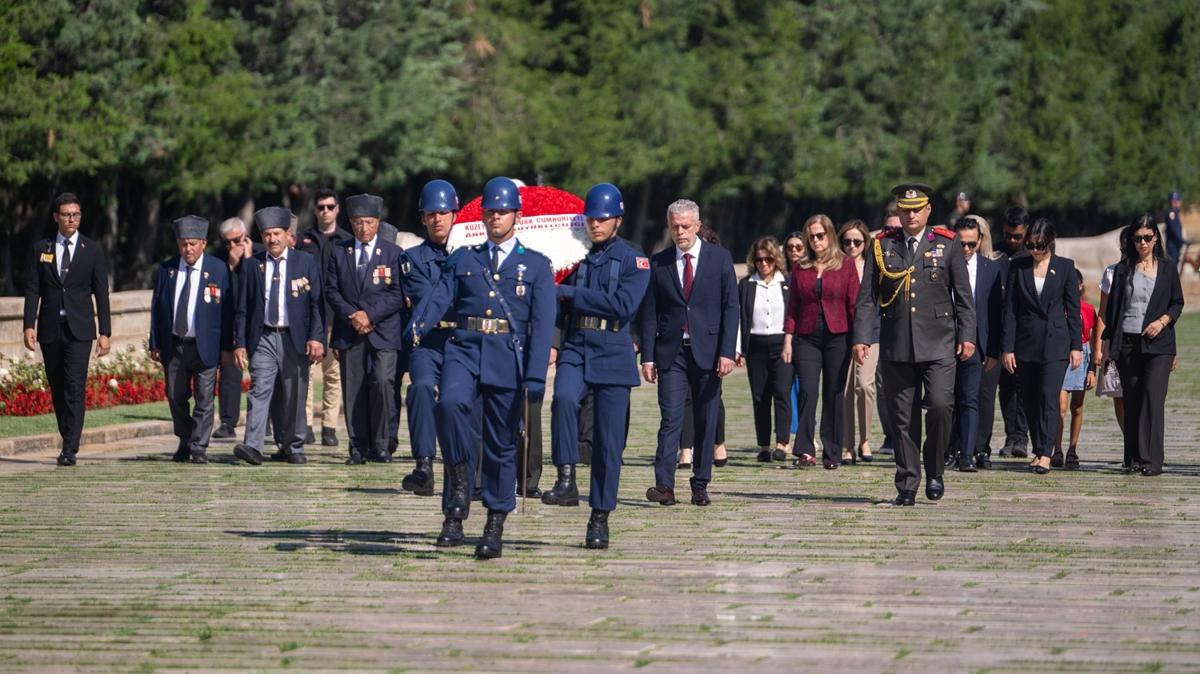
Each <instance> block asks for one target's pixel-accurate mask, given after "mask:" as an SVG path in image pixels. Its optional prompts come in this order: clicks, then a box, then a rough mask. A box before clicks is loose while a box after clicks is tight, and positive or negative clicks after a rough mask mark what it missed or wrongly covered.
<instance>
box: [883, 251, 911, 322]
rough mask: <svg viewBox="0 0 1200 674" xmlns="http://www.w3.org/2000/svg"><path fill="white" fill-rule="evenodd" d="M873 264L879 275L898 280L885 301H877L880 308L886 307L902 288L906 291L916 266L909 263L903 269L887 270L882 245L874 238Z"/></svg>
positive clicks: (894, 299) (892, 301)
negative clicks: (893, 290) (894, 288)
mask: <svg viewBox="0 0 1200 674" xmlns="http://www.w3.org/2000/svg"><path fill="white" fill-rule="evenodd" d="M875 266H876V267H878V268H879V275H880V276H881V277H883V278H886V279H889V280H892V281H900V282H899V283H897V284H896V291H895V292H893V293H892V296H891V297H890V298H889V299H888V300H887V301H886V302H884V301H880V302H879V308H880V309H887V308H888V307H890V306H892V305H893V304H895V303H896V298H897V297H899V296H900V291H902V290H903V291H904V293H905V294H907V293H908V290H909V288H910V287H911V286H912V273H913V270H915V269H916V267H915V266H913V265H909V266H908V268H907V269H905V270H904V271H888V268H887V267H886V266H885V265H884V264H883V245H882V244H880V243H879V239H875ZM901 279H903V280H902V281H901Z"/></svg>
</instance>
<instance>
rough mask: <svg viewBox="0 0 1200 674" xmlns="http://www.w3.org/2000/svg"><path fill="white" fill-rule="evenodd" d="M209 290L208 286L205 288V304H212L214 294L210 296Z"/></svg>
mask: <svg viewBox="0 0 1200 674" xmlns="http://www.w3.org/2000/svg"><path fill="white" fill-rule="evenodd" d="M208 290H209V289H208V288H205V289H204V303H205V304H212V296H210V295H209V294H208Z"/></svg>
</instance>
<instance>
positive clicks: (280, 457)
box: [267, 449, 288, 463]
mask: <svg viewBox="0 0 1200 674" xmlns="http://www.w3.org/2000/svg"><path fill="white" fill-rule="evenodd" d="M267 459H269V460H271V461H276V462H279V463H287V460H288V453H287V452H286V451H285V450H282V449H277V450H275V451H274V452H271V455H270V456H268V457H267Z"/></svg>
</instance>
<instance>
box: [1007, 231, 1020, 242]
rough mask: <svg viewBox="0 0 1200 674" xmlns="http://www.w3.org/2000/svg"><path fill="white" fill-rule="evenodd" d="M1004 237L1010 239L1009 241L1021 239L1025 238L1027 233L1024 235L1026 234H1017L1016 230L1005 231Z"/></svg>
mask: <svg viewBox="0 0 1200 674" xmlns="http://www.w3.org/2000/svg"><path fill="white" fill-rule="evenodd" d="M1004 238H1005V239H1008V240H1009V241H1020V240H1021V239H1024V238H1025V235H1024V234H1017V233H1014V232H1005V233H1004Z"/></svg>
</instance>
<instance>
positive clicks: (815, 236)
mask: <svg viewBox="0 0 1200 674" xmlns="http://www.w3.org/2000/svg"><path fill="white" fill-rule="evenodd" d="M808 238H810V239H812V240H813V241H824V240H825V232H812V233H811V234H809V235H808Z"/></svg>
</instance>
